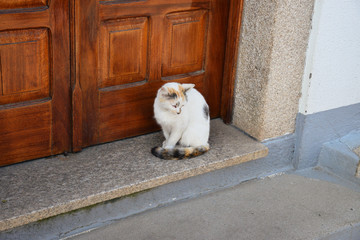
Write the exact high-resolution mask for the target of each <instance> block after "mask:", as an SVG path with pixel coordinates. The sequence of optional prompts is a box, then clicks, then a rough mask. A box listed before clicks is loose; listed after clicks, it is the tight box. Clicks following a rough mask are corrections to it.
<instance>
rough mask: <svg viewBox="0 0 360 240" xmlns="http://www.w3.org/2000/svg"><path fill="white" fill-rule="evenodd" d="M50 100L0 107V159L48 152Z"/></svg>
mask: <svg viewBox="0 0 360 240" xmlns="http://www.w3.org/2000/svg"><path fill="white" fill-rule="evenodd" d="M51 123H52V111H51V102H50V100H48V101H45V102H42V103H36V104H33V105H30V106H29V105H27V106H23V107H17V108H9V109H1V108H0V126H1V128H0V136H1V137H0V160H1V161H0V163H1V165H7V164H12V163H17V162H19V161H24V160H29V159H34V158H39V157H43V156H49V155H51V131H52V124H51Z"/></svg>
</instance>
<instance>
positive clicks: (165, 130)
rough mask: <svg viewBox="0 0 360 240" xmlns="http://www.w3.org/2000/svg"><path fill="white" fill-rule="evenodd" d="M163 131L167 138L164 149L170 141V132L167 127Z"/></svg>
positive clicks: (163, 145)
mask: <svg viewBox="0 0 360 240" xmlns="http://www.w3.org/2000/svg"><path fill="white" fill-rule="evenodd" d="M162 130H163V134H164V137H165V141H164V142H163V144H162V147H163V148H165V147H166V145H167V141H168V139H169V136H170V131H169V130H168V129H167V128H165V127H163V129H162Z"/></svg>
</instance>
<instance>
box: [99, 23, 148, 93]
mask: <svg viewBox="0 0 360 240" xmlns="http://www.w3.org/2000/svg"><path fill="white" fill-rule="evenodd" d="M148 28H149V27H148V19H147V18H146V17H138V18H126V19H119V20H113V21H105V22H103V23H102V24H101V25H100V40H99V43H100V44H99V47H100V54H99V56H100V57H99V71H100V73H99V75H100V78H101V82H100V88H104V87H109V86H116V85H123V84H128V83H134V82H140V81H143V80H145V79H147V76H148V71H147V64H148V55H147V54H148V34H149V33H148Z"/></svg>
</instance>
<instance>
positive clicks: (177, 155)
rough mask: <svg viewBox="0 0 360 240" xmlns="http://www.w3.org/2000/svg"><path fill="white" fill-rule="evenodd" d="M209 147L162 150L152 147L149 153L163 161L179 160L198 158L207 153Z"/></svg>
mask: <svg viewBox="0 0 360 240" xmlns="http://www.w3.org/2000/svg"><path fill="white" fill-rule="evenodd" d="M209 149H210V147H209V145H206V146H199V147H175V148H162V147H154V148H153V149H151V153H152V154H153V155H154V156H156V157H158V158H161V159H164V160H181V159H186V158H192V157H197V156H200V155H202V154H204V153H206V152H207V151H209Z"/></svg>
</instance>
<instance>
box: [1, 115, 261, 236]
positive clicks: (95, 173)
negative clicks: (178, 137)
mask: <svg viewBox="0 0 360 240" xmlns="http://www.w3.org/2000/svg"><path fill="white" fill-rule="evenodd" d="M162 141H163V137H162V135H161V133H160V132H157V133H152V134H148V135H143V136H139V137H134V138H129V139H125V140H120V141H116V142H112V143H107V144H102V145H98V146H94V147H89V148H86V149H84V150H83V151H82V152H80V153H75V154H69V155H68V156H64V155H59V156H55V157H50V158H42V159H38V160H33V161H28V162H24V163H21V164H15V165H11V166H6V167H2V168H0V185H1V189H0V198H1V199H0V213H1V214H0V231H5V230H8V229H11V228H14V227H19V226H22V225H25V224H28V223H31V222H35V221H39V220H42V219H46V218H49V217H53V216H56V215H59V214H63V213H67V212H70V211H73V210H77V209H81V208H84V207H88V206H92V205H95V204H97V203H101V202H105V201H108V200H112V199H116V198H120V197H123V196H126V195H130V194H133V193H136V192H139V191H144V190H148V189H151V188H154V187H158V186H161V185H164V184H167V183H171V182H174V181H179V180H182V179H186V178H190V177H193V176H196V175H200V174H203V173H207V172H210V171H213V170H217V169H222V168H226V167H230V166H234V165H237V164H240V163H243V162H247V161H251V160H255V159H258V158H262V157H265V156H266V155H267V154H268V149H267V147H265V146H264V145H263V144H261V143H259V142H257V141H256V140H254V139H252V138H251V137H249V136H247V135H245V134H244V133H242V132H241V131H239V130H237V129H236V128H234V127H233V126H230V125H225V124H224V123H223V122H222V121H221V120H220V119H215V120H212V121H211V133H210V141H209V143H210V147H211V149H210V151H209V152H207V153H206V154H204V155H202V156H199V157H197V158H193V159H188V160H181V161H165V160H161V159H158V158H156V157H154V156H153V155H152V154H151V153H150V149H151V148H152V147H154V146H159V145H160V144H161V142H162Z"/></svg>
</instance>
